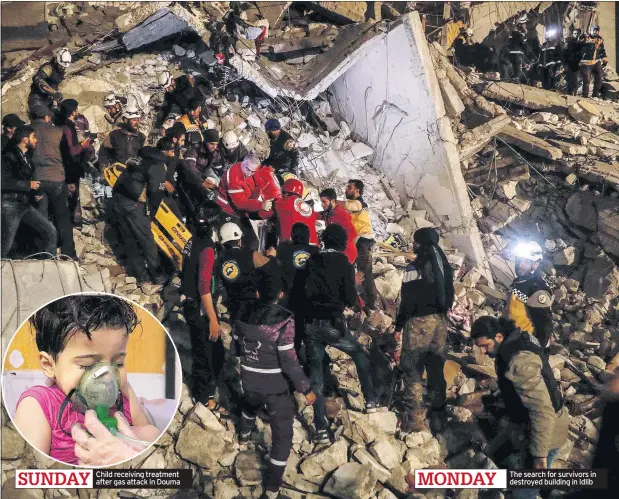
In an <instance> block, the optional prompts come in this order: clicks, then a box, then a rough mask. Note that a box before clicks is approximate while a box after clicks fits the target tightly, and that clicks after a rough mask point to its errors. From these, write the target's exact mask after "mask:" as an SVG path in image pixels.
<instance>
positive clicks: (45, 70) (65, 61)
mask: <svg viewBox="0 0 619 499" xmlns="http://www.w3.org/2000/svg"><path fill="white" fill-rule="evenodd" d="M71 62H72V57H71V52H69V50H68V49H66V48H61V49H60V50H58V52H56V55H55V56H54V58H53V59H52V60H51V61H49V62H46V63H45V64H43V65H42V66H41V67H40V68H39V69H38V70H37V72H36V73H35V74H34V76H33V77H32V85H31V86H30V95H29V96H28V110H29V111H30V110H31V109H32V108H34V107H36V106H38V105H43V106H46V107H48V108H50V109H52V110H53V111H58V110H59V106H60V103H61V102H62V94H61V93H60V92H59V91H58V86H59V85H60V83H62V81H63V80H64V78H65V71H66V69H67V68H68V67H69V66H70V65H71Z"/></svg>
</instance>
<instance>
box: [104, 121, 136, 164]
mask: <svg viewBox="0 0 619 499" xmlns="http://www.w3.org/2000/svg"><path fill="white" fill-rule="evenodd" d="M145 142H146V136H145V135H144V134H143V133H142V132H131V131H129V130H127V128H126V127H125V126H123V127H121V128H117V129H116V130H112V131H111V132H110V133H109V135H108V136H107V137H106V139H105V141H104V142H103V145H102V146H101V149H100V150H99V168H100V169H101V170H103V168H105V167H106V166H109V165H111V164H113V163H116V162H118V163H122V164H126V162H127V160H128V159H129V158H134V157H135V156H137V154H138V151H139V150H140V149H141V148H142V147H143V146H144V143H145Z"/></svg>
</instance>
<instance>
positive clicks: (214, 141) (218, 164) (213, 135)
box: [203, 128, 224, 183]
mask: <svg viewBox="0 0 619 499" xmlns="http://www.w3.org/2000/svg"><path fill="white" fill-rule="evenodd" d="M203 136H204V145H205V146H206V150H205V152H206V167H207V168H210V169H212V170H213V172H214V173H216V175H217V178H218V179H219V178H220V177H221V175H222V174H223V171H224V169H223V158H222V154H221V149H220V145H219V144H220V139H219V132H218V131H217V130H215V129H214V128H210V129H206V130H204V132H203ZM217 183H219V182H217Z"/></svg>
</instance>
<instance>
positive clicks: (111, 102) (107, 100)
mask: <svg viewBox="0 0 619 499" xmlns="http://www.w3.org/2000/svg"><path fill="white" fill-rule="evenodd" d="M118 103H120V101H119V100H118V96H117V95H116V94H115V93H114V92H110V93H109V94H107V95H106V96H105V97H104V99H103V107H109V106H115V105H116V104H118Z"/></svg>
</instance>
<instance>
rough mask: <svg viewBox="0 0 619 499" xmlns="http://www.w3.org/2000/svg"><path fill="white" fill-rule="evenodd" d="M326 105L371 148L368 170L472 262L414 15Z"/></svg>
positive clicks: (457, 180)
mask: <svg viewBox="0 0 619 499" xmlns="http://www.w3.org/2000/svg"><path fill="white" fill-rule="evenodd" d="M330 93H331V105H332V108H333V110H334V111H335V112H337V113H339V114H341V115H342V117H343V118H344V119H345V120H346V122H347V123H348V124H349V125H350V127H351V129H353V131H354V132H355V133H357V134H359V135H360V136H361V137H362V138H363V140H364V141H366V142H367V143H368V144H370V145H371V146H373V147H374V149H375V151H376V153H375V155H374V158H373V165H374V167H375V168H377V169H378V170H381V171H383V172H384V173H385V174H386V175H387V177H388V178H393V179H395V181H396V183H395V185H396V188H397V189H398V191H399V194H400V195H401V196H405V197H412V198H415V199H416V200H417V201H418V202H419V204H421V205H424V204H425V206H423V207H424V208H427V209H428V212H429V213H430V215H431V217H432V219H433V221H439V222H440V223H442V224H443V225H444V227H445V228H446V229H447V230H448V231H449V233H448V237H447V239H448V240H450V241H451V242H452V243H453V244H454V245H455V246H456V247H458V248H459V249H461V250H462V251H463V252H464V253H465V254H466V255H467V256H468V257H469V258H470V259H471V260H472V261H474V262H475V263H481V262H482V261H483V260H484V256H485V255H484V250H483V246H482V245H481V240H480V237H479V232H478V230H477V226H476V224H475V221H474V219H473V215H472V212H471V207H470V203H469V199H468V195H467V192H466V185H465V183H464V179H463V178H462V173H461V171H460V161H459V157H458V153H457V150H456V139H455V137H454V135H453V132H452V130H451V126H450V122H449V119H448V118H447V117H446V115H445V108H444V105H443V99H442V97H441V92H440V89H439V86H438V81H437V79H436V73H435V72H434V67H433V65H432V59H431V57H430V54H429V52H428V46H427V44H426V41H425V36H424V34H423V29H422V27H421V22H420V19H419V15H418V14H417V13H416V12H412V13H410V14H408V16H407V17H406V18H405V19H404V22H403V23H402V24H400V25H398V26H397V27H395V28H393V29H392V30H391V31H390V32H389V34H388V35H387V36H386V37H384V38H381V39H377V40H376V41H374V42H373V43H371V44H368V46H367V47H366V52H365V54H364V55H363V57H361V58H360V59H359V60H358V61H357V62H356V63H355V64H354V65H353V66H352V67H351V68H350V69H349V70H348V71H347V72H346V74H344V75H342V76H341V77H340V78H338V79H337V80H336V81H335V83H334V84H333V85H331V87H330Z"/></svg>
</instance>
